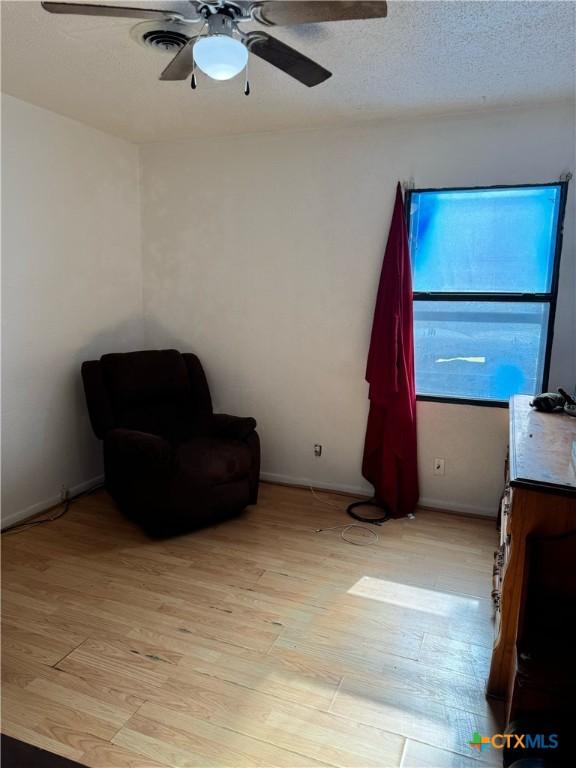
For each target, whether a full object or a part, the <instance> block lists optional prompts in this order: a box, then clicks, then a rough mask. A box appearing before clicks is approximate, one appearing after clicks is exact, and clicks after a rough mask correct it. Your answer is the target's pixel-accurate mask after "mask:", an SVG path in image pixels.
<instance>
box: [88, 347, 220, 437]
mask: <svg viewBox="0 0 576 768" xmlns="http://www.w3.org/2000/svg"><path fill="white" fill-rule="evenodd" d="M82 379H83V382H84V391H85V393H86V401H87V404H88V412H89V414H90V421H91V423H92V427H93V429H94V432H95V434H96V436H97V437H99V438H103V437H104V435H105V434H106V432H107V431H108V430H110V429H114V428H117V427H122V428H125V429H135V430H138V431H141V432H149V433H151V434H154V435H161V436H162V437H166V438H168V439H171V440H179V439H185V438H186V437H188V436H190V435H192V434H194V433H196V432H198V431H200V430H201V429H202V425H203V424H204V423H205V422H206V421H207V420H208V419H209V418H210V416H211V414H212V402H211V399H210V391H209V389H208V383H207V381H206V377H205V375H204V371H203V369H202V365H201V363H200V361H199V360H198V358H197V357H196V355H191V354H181V353H180V352H177V351H176V350H174V349H167V350H154V351H146V352H125V353H114V354H109V355H104V356H103V357H102V358H100V360H92V361H89V362H86V363H83V365H82Z"/></svg>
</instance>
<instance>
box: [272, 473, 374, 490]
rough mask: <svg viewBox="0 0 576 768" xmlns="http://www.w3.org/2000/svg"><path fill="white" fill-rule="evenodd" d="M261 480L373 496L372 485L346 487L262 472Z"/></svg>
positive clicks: (339, 484)
mask: <svg viewBox="0 0 576 768" xmlns="http://www.w3.org/2000/svg"><path fill="white" fill-rule="evenodd" d="M260 479H261V480H262V481H263V482H265V483H278V484H279V485H295V486H302V487H304V488H310V486H312V488H320V489H321V490H324V491H336V492H341V493H350V494H352V495H354V496H372V494H373V490H372V486H371V485H345V484H342V483H331V482H328V483H326V482H323V481H322V480H312V479H311V478H309V477H292V476H291V475H279V474H277V473H276V472H261V473H260Z"/></svg>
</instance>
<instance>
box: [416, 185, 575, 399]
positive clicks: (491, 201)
mask: <svg viewBox="0 0 576 768" xmlns="http://www.w3.org/2000/svg"><path fill="white" fill-rule="evenodd" d="M560 200H561V186H560V185H549V186H533V187H516V188H500V189H498V188H495V189H470V190H441V191H429V192H426V191H415V192H413V193H412V195H411V200H410V249H411V256H412V266H413V275H414V291H415V293H416V294H418V293H421V294H424V293H434V294H443V293H460V294H468V295H469V296H470V300H462V299H461V300H458V299H453V298H451V297H450V296H446V297H442V296H439V297H437V299H440V300H426V296H420V297H418V295H416V301H415V303H414V322H415V346H416V388H417V392H418V394H420V395H432V396H439V397H453V398H465V399H475V400H476V399H477V400H493V401H506V400H508V399H509V398H510V396H511V395H513V394H519V393H524V394H535V393H536V392H538V391H540V389H541V387H542V382H543V373H544V365H545V357H546V341H547V333H548V319H549V313H550V296H546V299H545V300H542V301H538V300H537V297H534V298H532V297H531V294H550V293H551V290H552V281H553V270H554V259H555V251H556V236H557V229H558V221H559V212H560ZM478 294H480V296H478ZM490 294H496V295H497V296H499V297H500V300H499V301H494V300H492V301H491V300H490ZM506 294H510V295H511V296H510V299H511V300H510V301H506V300H504V299H505V295H506ZM518 294H522V295H523V296H522V299H523V300H521V301H518V300H514V298H515V297H517V296H518Z"/></svg>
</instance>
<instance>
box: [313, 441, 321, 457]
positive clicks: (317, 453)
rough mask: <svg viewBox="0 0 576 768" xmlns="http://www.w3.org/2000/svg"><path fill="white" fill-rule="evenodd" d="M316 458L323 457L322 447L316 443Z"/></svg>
mask: <svg viewBox="0 0 576 768" xmlns="http://www.w3.org/2000/svg"><path fill="white" fill-rule="evenodd" d="M314 456H322V446H321V445H320V443H314Z"/></svg>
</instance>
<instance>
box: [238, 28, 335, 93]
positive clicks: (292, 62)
mask: <svg viewBox="0 0 576 768" xmlns="http://www.w3.org/2000/svg"><path fill="white" fill-rule="evenodd" d="M242 40H243V42H244V44H245V45H246V46H247V48H248V50H249V51H250V53H253V54H254V55H255V56H258V57H259V58H260V59H264V61H267V62H268V63H269V64H273V65H274V66H275V67H278V69H281V70H282V71H283V72H286V74H287V75H290V77H293V78H295V79H296V80H299V81H300V82H301V83H304V85H307V86H308V87H309V88H311V87H312V86H314V85H319V84H320V83H323V82H324V80H328V78H329V77H332V73H331V72H329V71H328V70H327V69H324V67H321V66H320V64H316V62H315V61H312V59H309V58H308V57H307V56H304V54H302V53H299V51H296V50H295V49H294V48H291V47H290V46H289V45H286V43H282V42H280V40H276V38H275V37H271V36H270V35H268V34H267V33H266V32H249V33H248V34H247V35H243V38H242Z"/></svg>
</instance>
